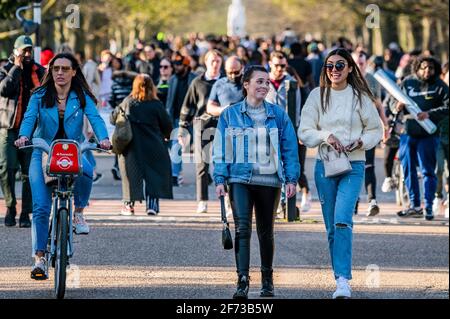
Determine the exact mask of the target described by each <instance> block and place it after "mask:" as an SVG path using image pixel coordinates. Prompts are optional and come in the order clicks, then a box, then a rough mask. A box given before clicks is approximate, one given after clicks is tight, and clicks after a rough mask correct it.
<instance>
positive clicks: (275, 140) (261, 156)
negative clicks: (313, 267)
mask: <svg viewBox="0 0 450 319" xmlns="http://www.w3.org/2000/svg"><path fill="white" fill-rule="evenodd" d="M269 85H270V80H269V74H268V72H267V70H266V69H265V68H264V67H263V66H250V67H249V68H248V69H247V70H246V71H245V74H244V76H243V95H244V97H245V99H244V100H243V101H241V102H239V103H237V104H234V105H231V106H229V107H227V108H225V109H224V110H223V112H222V113H221V115H220V117H219V122H218V125H217V130H216V135H215V137H214V143H213V163H214V181H215V184H216V194H217V196H218V197H220V196H224V195H225V184H228V185H229V187H230V191H229V192H230V200H231V206H232V211H233V219H234V222H235V229H236V232H235V258H236V271H237V275H238V280H237V289H236V292H235V293H234V295H233V298H235V299H246V298H247V296H248V290H249V283H250V277H249V267H250V239H251V233H252V215H253V208H254V209H255V216H256V228H257V233H258V239H259V247H260V256H261V274H262V279H261V281H262V288H261V293H260V296H262V297H272V296H274V286H273V269H272V264H273V256H274V221H275V214H276V209H277V205H278V201H279V198H280V192H281V185H282V184H286V196H287V197H288V198H290V197H292V196H294V195H295V192H296V184H297V180H298V178H299V172H300V168H299V162H298V150H297V145H298V143H297V138H296V135H295V130H294V127H293V125H292V123H291V120H290V119H289V117H288V115H287V113H286V112H285V111H284V110H283V109H282V108H281V107H280V106H278V105H275V104H271V103H269V102H267V101H265V98H266V96H267V93H268V92H269ZM244 136H245V137H244ZM245 138H248V140H251V141H253V142H252V143H250V142H249V143H244V139H245ZM238 145H239V146H238Z"/></svg>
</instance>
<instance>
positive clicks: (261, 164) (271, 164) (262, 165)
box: [228, 104, 281, 187]
mask: <svg viewBox="0 0 450 319" xmlns="http://www.w3.org/2000/svg"><path fill="white" fill-rule="evenodd" d="M247 113H248V115H249V116H250V118H251V119H252V121H253V128H254V129H255V135H256V139H255V140H256V147H255V150H256V156H255V157H254V158H256V163H252V164H253V171H252V176H251V179H250V182H249V184H251V185H260V186H270V187H281V181H280V179H279V177H278V174H277V170H276V168H275V163H276V162H275V157H274V154H273V152H271V151H270V150H271V148H270V141H269V134H267V130H266V126H265V122H266V119H267V114H266V110H265V108H264V107H258V108H254V107H251V106H250V105H248V104H247ZM249 149H250V148H249ZM228 182H229V183H236V182H242V181H240V180H239V181H238V180H234V179H233V178H230V180H229V181H228Z"/></svg>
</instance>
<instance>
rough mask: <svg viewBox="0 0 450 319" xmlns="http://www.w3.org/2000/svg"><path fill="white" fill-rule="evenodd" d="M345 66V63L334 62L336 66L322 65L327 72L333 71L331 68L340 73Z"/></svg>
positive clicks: (330, 64)
mask: <svg viewBox="0 0 450 319" xmlns="http://www.w3.org/2000/svg"><path fill="white" fill-rule="evenodd" d="M346 65H347V64H346V63H345V62H336V64H333V63H327V64H325V65H324V68H325V69H327V71H328V72H331V71H333V68H336V71H342V70H343V69H345V66H346Z"/></svg>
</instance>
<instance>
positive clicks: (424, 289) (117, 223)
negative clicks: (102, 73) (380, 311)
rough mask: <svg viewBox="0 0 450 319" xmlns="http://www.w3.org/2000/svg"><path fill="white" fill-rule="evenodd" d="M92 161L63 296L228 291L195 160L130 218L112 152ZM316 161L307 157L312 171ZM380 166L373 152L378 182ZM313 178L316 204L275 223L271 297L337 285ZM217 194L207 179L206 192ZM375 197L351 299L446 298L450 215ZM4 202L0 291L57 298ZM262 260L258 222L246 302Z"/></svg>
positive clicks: (227, 259)
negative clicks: (200, 199)
mask: <svg viewBox="0 0 450 319" xmlns="http://www.w3.org/2000/svg"><path fill="white" fill-rule="evenodd" d="M97 159H98V168H99V171H100V172H101V173H103V174H104V178H103V179H102V180H100V182H99V183H98V184H97V185H95V186H94V189H93V193H92V200H91V204H90V206H89V208H88V209H87V212H86V216H87V219H88V222H89V224H90V226H91V233H90V234H89V235H88V236H76V237H75V249H76V250H75V255H74V257H73V258H72V259H71V267H72V269H71V270H70V271H69V278H68V289H67V293H66V298H68V299H72V298H82V299H93V298H106V299H108V298H133V299H136V298H152V299H153V298H168V299H198V298H202V299H203V298H204V299H219V298H225V299H227V298H231V295H232V294H233V292H234V287H235V280H236V278H235V277H236V273H235V268H234V256H233V252H232V251H224V250H223V249H222V248H221V243H220V234H221V224H220V219H219V207H218V202H217V201H215V200H214V201H211V203H210V207H209V208H210V209H209V212H208V213H207V214H202V215H199V214H197V213H196V212H195V208H196V203H195V200H194V199H195V184H194V182H195V178H194V169H193V165H192V164H188V165H187V166H186V167H185V170H184V172H185V185H183V187H179V188H175V200H173V201H162V202H161V213H160V214H159V215H158V216H156V217H150V216H146V215H145V213H144V207H143V205H142V204H140V205H138V206H137V213H136V216H132V217H125V216H119V215H118V212H119V211H120V207H121V202H120V197H121V191H120V182H117V181H114V180H113V179H112V175H111V173H110V168H111V166H112V162H113V158H112V157H110V156H99V157H98V158H97ZM313 162H314V160H313V159H312V158H309V159H308V161H307V166H306V168H307V169H306V171H307V174H308V176H311V172H312V166H313ZM381 165H382V163H381V159H380V158H378V159H377V176H378V177H379V181H382V175H383V174H382V166H381ZM380 183H381V182H380ZM311 184H312V185H311V188H312V194H313V199H315V201H314V205H313V208H312V210H311V211H310V212H308V213H303V214H302V216H301V217H302V222H295V223H288V222H286V221H284V220H281V219H279V220H277V221H276V225H275V229H276V234H275V245H276V248H275V260H274V283H275V289H276V290H275V293H276V297H275V298H287V299H312V298H330V297H331V294H332V292H333V289H334V280H333V276H332V272H331V268H330V262H329V255H328V248H327V247H328V245H327V242H326V234H325V231H324V225H323V222H322V218H321V213H320V207H319V204H318V202H317V198H316V196H315V194H316V192H315V186H314V185H313V182H312V181H311ZM213 191H214V190H213V187H212V186H211V187H210V194H211V198H212V199H214V197H213V194H214V193H213ZM361 199H362V200H363V201H364V191H362V192H361ZM379 201H380V205H381V213H380V215H379V216H377V217H375V218H368V217H365V215H364V210H365V209H366V205H361V208H360V213H359V214H358V215H357V216H355V227H354V241H353V243H354V246H353V248H354V249H353V277H354V278H353V280H352V282H351V284H352V288H353V297H354V298H371V299H373V298H382V299H385V298H386V299H391V298H406V299H411V298H447V299H448V298H449V294H448V288H449V232H448V230H449V228H448V219H445V218H443V216H438V218H436V220H435V221H433V222H426V221H424V220H419V219H412V220H409V219H406V220H405V219H400V218H397V216H396V215H395V212H396V211H397V210H398V209H399V207H397V206H396V205H395V203H394V197H393V195H392V194H384V193H381V191H379ZM3 205H4V204H3V203H2V204H1V206H0V212H1V213H0V214H1V215H0V250H1V252H2V253H1V254H0V298H53V294H52V287H53V278H50V279H49V280H47V281H44V282H38V281H33V280H31V279H30V277H29V272H30V269H31V268H30V267H31V257H30V256H31V233H30V230H29V229H19V228H17V227H15V228H6V227H5V226H4V224H3V216H4V211H5V209H4V206H3ZM259 263H260V261H259V253H258V242H257V235H256V231H255V229H254V230H253V239H252V248H251V266H252V268H251V274H250V276H251V283H250V287H251V288H250V294H249V297H250V298H251V299H256V298H259V297H258V296H259V289H260V275H259V269H258V265H259ZM52 273H53V271H51V274H52Z"/></svg>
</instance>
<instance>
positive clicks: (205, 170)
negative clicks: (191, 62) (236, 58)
mask: <svg viewBox="0 0 450 319" xmlns="http://www.w3.org/2000/svg"><path fill="white" fill-rule="evenodd" d="M222 59H223V58H222V53H220V52H219V51H218V50H211V51H208V52H207V53H206V55H205V64H206V71H205V72H204V73H203V74H201V75H199V76H198V77H196V78H195V79H194V80H193V81H192V83H191V85H190V86H189V90H188V92H187V94H186V97H185V99H184V102H183V106H182V107H181V112H180V123H179V126H180V128H184V129H185V130H179V131H178V136H179V137H178V142H179V143H180V145H181V146H182V147H184V146H185V145H187V143H188V141H187V139H186V135H184V134H183V133H182V132H187V130H188V128H189V126H190V125H192V123H193V120H194V119H196V121H197V122H196V125H194V136H196V137H198V138H197V139H195V140H194V147H195V150H196V154H197V155H198V158H196V176H197V177H196V185H197V203H198V206H197V213H207V212H208V199H209V198H208V185H209V184H210V183H211V182H212V179H211V176H210V175H209V163H210V160H211V157H210V153H209V152H210V148H209V147H207V146H208V145H210V143H211V142H212V140H213V138H214V133H212V134H211V130H214V129H215V128H216V126H217V119H218V118H217V117H214V116H211V115H209V114H208V113H207V112H206V105H207V103H208V98H209V94H210V93H211V89H212V86H213V85H214V83H215V82H216V81H217V80H218V79H219V78H220V76H221V74H220V68H221V66H222Z"/></svg>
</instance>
